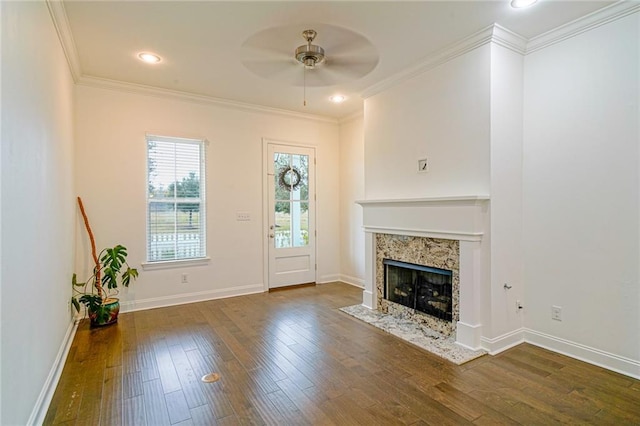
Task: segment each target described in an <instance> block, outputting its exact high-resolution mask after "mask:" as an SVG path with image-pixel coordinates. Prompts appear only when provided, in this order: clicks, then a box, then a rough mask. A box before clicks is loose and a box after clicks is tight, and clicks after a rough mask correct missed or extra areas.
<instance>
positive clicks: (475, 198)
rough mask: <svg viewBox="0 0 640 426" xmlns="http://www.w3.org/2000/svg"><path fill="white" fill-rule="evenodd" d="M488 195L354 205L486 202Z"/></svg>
mask: <svg viewBox="0 0 640 426" xmlns="http://www.w3.org/2000/svg"><path fill="white" fill-rule="evenodd" d="M489 199H490V197H489V196H488V195H456V196H450V197H427V198H396V199H393V198H390V199H381V200H357V201H356V204H360V205H362V206H364V205H375V204H387V205H390V204H428V203H442V202H447V203H448V202H469V201H473V202H475V201H488V200H489Z"/></svg>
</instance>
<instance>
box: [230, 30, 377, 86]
mask: <svg viewBox="0 0 640 426" xmlns="http://www.w3.org/2000/svg"><path fill="white" fill-rule="evenodd" d="M303 28H306V29H304V30H302V31H300V30H301V28H300V27H299V26H292V25H290V26H284V27H275V28H269V29H266V30H263V31H260V32H258V33H256V34H254V35H252V36H251V37H249V38H248V39H247V40H246V41H245V42H244V43H243V44H242V47H241V55H242V63H243V64H244V66H245V67H246V68H247V69H248V70H249V71H251V72H252V73H254V74H256V75H259V76H260V77H263V78H266V79H268V80H270V81H275V82H279V83H282V84H284V85H286V86H302V87H305V88H306V87H328V86H334V85H337V84H344V83H348V82H350V81H354V80H357V79H359V78H362V77H364V76H365V75H367V74H369V73H370V72H371V71H373V69H374V68H375V67H376V65H377V64H378V52H377V50H376V49H375V47H374V46H373V44H371V42H370V41H369V40H367V39H366V38H365V37H364V36H362V35H361V34H358V33H356V32H354V31H351V30H348V29H346V28H343V27H337V26H333V25H328V24H314V25H309V26H306V27H303ZM309 28H313V29H309ZM300 33H302V37H303V39H304V40H305V41H306V44H303V45H300V43H299V41H298V42H296V39H297V40H299V39H298V37H299V34H300ZM316 39H318V40H320V42H316V43H317V44H313V43H314V41H315V40H316ZM320 44H322V46H320ZM296 45H298V47H297V48H296V47H295V46H296ZM300 65H303V66H302V67H301V66H300ZM301 68H302V69H301Z"/></svg>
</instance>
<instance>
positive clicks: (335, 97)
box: [329, 95, 347, 104]
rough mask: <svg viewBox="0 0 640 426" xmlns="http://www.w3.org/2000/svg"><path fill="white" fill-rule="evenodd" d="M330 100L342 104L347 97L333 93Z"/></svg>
mask: <svg viewBox="0 0 640 426" xmlns="http://www.w3.org/2000/svg"><path fill="white" fill-rule="evenodd" d="M329 100H330V101H331V102H333V103H336V104H340V103H342V102H344V101H346V100H347V97H346V96H344V95H333V96H331V97H330V98H329Z"/></svg>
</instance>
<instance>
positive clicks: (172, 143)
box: [147, 135, 206, 262]
mask: <svg viewBox="0 0 640 426" xmlns="http://www.w3.org/2000/svg"><path fill="white" fill-rule="evenodd" d="M204 164H205V151H204V141H202V140H197V139H182V138H170V137H164V136H153V135H147V260H148V261H149V262H159V261H172V260H183V259H198V258H204V257H205V256H206V241H205V235H206V227H205V218H206V215H205V187H204V186H205V185H204V184H205V173H204V172H205V167H204Z"/></svg>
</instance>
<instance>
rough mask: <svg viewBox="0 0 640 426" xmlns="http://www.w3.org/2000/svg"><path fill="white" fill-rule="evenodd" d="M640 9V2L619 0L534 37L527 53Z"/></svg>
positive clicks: (530, 40)
mask: <svg viewBox="0 0 640 426" xmlns="http://www.w3.org/2000/svg"><path fill="white" fill-rule="evenodd" d="M638 11H640V2H637V1H633V2H630V1H625V0H622V1H619V2H617V3H614V4H612V5H610V6H606V7H604V8H602V9H599V10H596V11H595V12H593V13H590V14H588V15H585V16H583V17H581V18H578V19H576V20H574V21H571V22H569V23H567V24H564V25H561V26H559V27H557V28H554V29H553V30H551V31H547V32H546V33H542V34H540V35H538V36H535V37H532V38H531V39H529V42H528V43H527V49H526V54H529V53H532V52H536V51H538V50H540V49H544V48H545V47H548V46H551V45H553V44H556V43H560V42H561V41H564V40H567V39H570V38H572V37H575V36H577V35H580V34H582V33H584V32H586V31H589V30H592V29H594V28H597V27H599V26H602V25H605V24H608V23H609V22H613V21H616V20H618V19H621V18H624V17H625V16H628V15H631V14H633V13H636V12H638Z"/></svg>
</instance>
